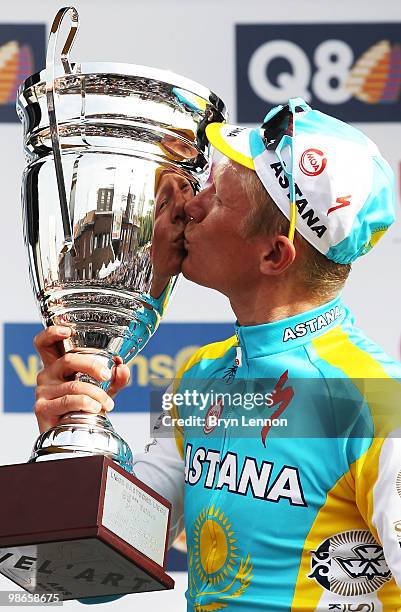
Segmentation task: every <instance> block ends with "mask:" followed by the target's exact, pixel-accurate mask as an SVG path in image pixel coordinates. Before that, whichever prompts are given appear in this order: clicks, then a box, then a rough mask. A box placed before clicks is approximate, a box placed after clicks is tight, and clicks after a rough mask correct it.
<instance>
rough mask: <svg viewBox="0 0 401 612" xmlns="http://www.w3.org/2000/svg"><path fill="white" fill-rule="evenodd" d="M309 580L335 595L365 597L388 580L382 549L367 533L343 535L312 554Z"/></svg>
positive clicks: (334, 537) (347, 533)
mask: <svg viewBox="0 0 401 612" xmlns="http://www.w3.org/2000/svg"><path fill="white" fill-rule="evenodd" d="M311 555H312V559H311V569H312V572H311V573H310V574H309V578H314V579H315V580H316V581H317V582H318V583H319V584H320V585H321V586H322V587H323V588H324V589H326V590H327V591H331V592H333V593H337V594H338V595H344V596H348V597H349V596H353V595H366V594H367V593H373V592H375V591H378V590H379V589H380V588H381V587H382V586H383V584H384V583H385V582H387V581H388V580H390V579H391V572H390V570H389V568H388V565H387V563H386V560H385V558H384V554H383V549H382V547H381V546H379V544H378V543H377V542H376V540H375V539H374V538H373V536H372V534H371V533H370V531H362V530H352V531H343V532H342V533H337V534H336V535H334V536H331V537H330V538H328V539H327V540H324V542H322V543H321V544H320V546H319V547H318V548H317V549H316V550H314V551H312V552H311Z"/></svg>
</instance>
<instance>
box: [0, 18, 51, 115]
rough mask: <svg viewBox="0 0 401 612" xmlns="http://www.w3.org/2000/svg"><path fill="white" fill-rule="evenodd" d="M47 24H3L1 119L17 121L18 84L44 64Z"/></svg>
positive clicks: (0, 27)
mask: <svg viewBox="0 0 401 612" xmlns="http://www.w3.org/2000/svg"><path fill="white" fill-rule="evenodd" d="M45 48H46V28H45V25H44V24H10V23H7V24H6V23H2V24H0V122H8V123H9V122H17V121H18V117H17V113H16V111H15V99H16V95H17V89H18V87H19V85H20V84H21V83H22V82H23V81H24V80H25V79H26V78H27V77H28V76H30V75H31V74H33V73H35V72H39V71H40V70H43V68H44V67H45Z"/></svg>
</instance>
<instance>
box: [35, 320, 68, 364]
mask: <svg viewBox="0 0 401 612" xmlns="http://www.w3.org/2000/svg"><path fill="white" fill-rule="evenodd" d="M70 336H71V328H70V327H63V326H61V325H51V326H50V327H48V328H47V329H44V330H43V331H41V332H40V333H39V334H37V336H35V338H34V340H33V343H34V345H35V348H36V350H37V351H38V353H39V355H40V357H41V359H42V361H43V365H44V366H45V367H46V366H48V365H51V364H52V363H54V361H55V359H58V358H59V357H60V356H61V355H62V354H63V349H62V346H61V344H60V343H61V342H62V340H66V339H67V338H69V337H70Z"/></svg>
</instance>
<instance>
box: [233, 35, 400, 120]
mask: <svg viewBox="0 0 401 612" xmlns="http://www.w3.org/2000/svg"><path fill="white" fill-rule="evenodd" d="M400 41H401V24H399V23H332V24H322V23H316V24H287V25H281V24H280V25H277V24H269V25H267V24H258V25H248V24H246V25H245V24H244V25H237V26H236V77H237V120H238V122H239V123H259V124H260V123H262V121H263V118H264V116H265V115H266V113H267V111H268V109H269V108H270V107H272V106H276V105H278V104H283V103H286V102H287V100H288V98H292V97H298V96H299V97H301V98H304V99H305V100H306V101H307V102H308V103H309V104H310V105H311V106H312V107H313V108H317V109H318V110H320V111H322V112H324V113H328V114H330V115H333V116H334V117H337V118H338V119H343V120H344V121H350V122H353V121H355V122H359V121H372V122H374V121H399V120H400V116H401V114H400V113H401V97H400V89H401V44H400Z"/></svg>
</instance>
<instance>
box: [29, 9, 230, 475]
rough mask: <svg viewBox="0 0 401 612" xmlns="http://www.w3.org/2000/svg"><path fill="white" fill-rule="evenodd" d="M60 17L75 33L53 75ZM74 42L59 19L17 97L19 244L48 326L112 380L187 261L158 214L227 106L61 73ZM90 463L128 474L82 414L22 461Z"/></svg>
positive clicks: (111, 437)
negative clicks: (63, 328) (80, 459)
mask: <svg viewBox="0 0 401 612" xmlns="http://www.w3.org/2000/svg"><path fill="white" fill-rule="evenodd" d="M66 15H68V16H69V17H70V18H71V29H70V32H69V35H68V37H67V41H66V43H65V45H64V48H63V50H62V52H61V62H59V63H56V62H55V57H56V42H57V37H58V33H59V29H60V25H61V22H62V20H63V18H64V17H65V16H66ZM77 29H78V14H77V11H76V10H75V9H74V8H72V7H70V8H64V9H61V10H60V11H59V12H58V14H57V16H56V18H55V20H54V23H53V26H52V29H51V33H50V38H49V46H48V51H47V66H46V70H44V71H43V72H40V73H37V74H34V75H33V76H31V77H29V78H28V79H27V80H26V81H25V82H24V83H23V85H22V86H21V87H20V90H19V93H18V100H17V111H18V114H19V117H20V119H21V121H22V123H23V126H24V150H25V154H26V160H27V165H26V168H25V171H24V173H23V180H22V201H23V209H24V228H25V240H26V245H27V249H28V254H29V263H30V274H31V280H32V284H33V290H34V293H35V296H36V300H37V302H38V304H39V307H40V312H41V315H42V319H43V322H44V324H45V325H46V326H48V325H53V324H62V325H69V326H71V328H72V329H73V335H72V337H71V339H69V340H68V341H65V343H64V348H65V351H66V352H79V353H88V354H90V355H93V356H94V357H96V358H98V359H101V360H104V364H105V365H106V366H108V367H111V365H112V364H113V363H115V361H116V359H117V360H118V359H119V360H120V361H121V360H122V361H123V362H125V363H127V362H128V361H129V360H131V359H132V358H133V357H135V355H137V353H138V352H139V351H140V350H141V349H142V348H143V347H144V346H145V345H146V343H147V342H148V340H149V339H150V337H151V336H152V335H153V333H154V332H155V330H156V329H157V326H158V324H159V321H160V318H161V317H162V315H163V312H164V310H165V308H166V306H167V304H168V302H169V299H170V296H171V293H172V290H173V289H174V286H175V284H176V281H177V275H178V274H179V271H180V262H181V261H182V258H183V256H184V254H185V251H184V240H183V227H184V220H183V219H182V214H181V215H178V214H177V217H174V215H172V214H169V213H168V212H166V211H168V210H169V207H171V206H172V205H174V203H175V202H174V197H173V195H171V194H172V193H173V192H174V193H175V192H177V190H178V192H179V193H180V194H184V193H189V194H190V196H191V197H192V194H193V193H195V192H196V191H197V190H198V189H199V188H200V187H201V185H202V182H203V181H204V180H205V179H206V178H207V176H208V173H209V169H210V151H209V145H208V142H207V140H206V137H205V128H206V126H207V125H208V123H210V122H213V121H224V119H225V107H224V104H223V102H222V101H221V100H220V99H219V98H218V97H217V96H216V95H215V94H213V93H211V92H210V91H209V90H208V89H207V88H205V87H203V86H201V85H199V84H197V83H194V82H193V81H190V80H188V79H185V78H183V77H180V76H178V75H176V74H173V73H170V72H166V71H162V70H156V69H153V68H147V67H143V66H135V65H131V64H111V63H82V64H78V63H75V64H73V63H71V62H70V60H69V50H70V47H71V45H72V43H73V40H74V38H75V35H76V32H77ZM78 376H81V379H82V380H85V381H88V377H84V376H83V375H78ZM89 382H93V383H94V384H99V383H98V382H97V381H94V380H93V381H91V380H89ZM108 384H109V383H104V384H102V387H103V388H105V389H107V386H108ZM87 454H103V455H106V456H109V457H110V458H112V459H114V460H115V461H116V462H118V463H119V464H120V465H121V466H123V467H124V468H125V469H126V470H128V471H130V470H131V468H132V453H131V450H130V448H129V446H128V445H127V444H126V443H125V442H124V441H123V440H122V439H121V437H120V436H119V435H118V434H117V433H116V432H115V431H114V429H113V427H112V426H111V423H110V421H109V419H108V418H107V417H106V416H105V415H104V414H102V415H98V416H91V415H89V414H85V413H84V412H76V413H73V414H72V413H71V414H67V415H65V416H64V417H63V418H62V419H61V421H60V424H59V425H58V426H56V427H54V428H53V429H51V430H49V431H47V432H45V433H43V434H42V435H41V436H40V437H39V438H38V440H37V441H36V443H35V446H34V449H33V452H32V455H31V459H30V461H31V462H34V461H40V460H48V459H59V458H65V457H72V456H82V455H84V456H85V455H87Z"/></svg>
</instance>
